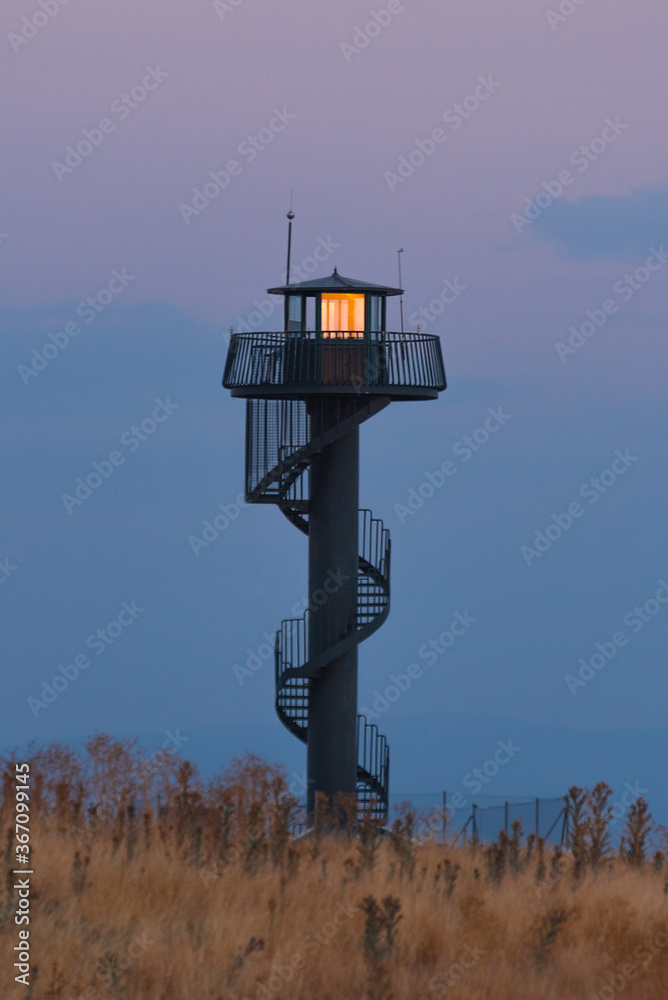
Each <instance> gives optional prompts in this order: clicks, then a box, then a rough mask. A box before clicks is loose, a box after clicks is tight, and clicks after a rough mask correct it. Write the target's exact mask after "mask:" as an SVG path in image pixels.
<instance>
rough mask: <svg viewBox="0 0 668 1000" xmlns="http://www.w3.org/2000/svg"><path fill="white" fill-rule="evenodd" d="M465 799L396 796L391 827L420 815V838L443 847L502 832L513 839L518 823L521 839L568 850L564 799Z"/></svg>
mask: <svg viewBox="0 0 668 1000" xmlns="http://www.w3.org/2000/svg"><path fill="white" fill-rule="evenodd" d="M462 799H463V796H462V795H461V793H460V794H455V795H450V796H448V793H447V792H440V793H438V792H437V793H432V794H422V795H420V794H410V793H408V794H403V795H400V794H394V795H391V796H390V809H389V814H388V824H389V825H390V826H391V825H392V823H393V822H394V821H395V819H400V818H402V816H405V814H406V813H407V812H409V811H410V812H412V813H413V814H414V815H415V836H416V837H417V838H418V839H421V840H426V839H427V838H433V839H435V840H437V841H439V842H441V843H445V842H448V843H471V842H472V841H476V840H477V841H482V842H484V843H493V842H494V841H495V840H497V839H498V837H499V834H500V833H501V831H504V832H505V833H507V834H509V835H510V834H512V830H513V823H514V822H516V821H517V820H519V822H520V824H521V828H522V834H523V836H524V837H527V836H528V835H529V834H534V835H535V836H536V837H537V838H538V837H542V838H543V839H544V841H545V843H546V844H551V845H553V846H556V845H557V844H559V845H561V846H563V845H564V843H565V840H566V837H567V833H568V810H567V808H566V805H565V802H564V799H563V797H562V798H551V799H541V798H531V799H529V798H522V797H521V796H516V797H512V798H511V797H509V798H505V797H504V796H494V795H486V796H485V795H480V796H477V797H476V800H475V801H471V800H466V799H464V801H462Z"/></svg>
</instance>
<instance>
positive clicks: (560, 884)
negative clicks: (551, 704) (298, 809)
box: [0, 737, 668, 1000]
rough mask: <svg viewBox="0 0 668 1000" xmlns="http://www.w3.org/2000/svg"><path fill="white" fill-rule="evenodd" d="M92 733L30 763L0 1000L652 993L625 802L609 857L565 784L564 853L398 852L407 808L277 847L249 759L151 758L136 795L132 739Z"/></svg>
mask: <svg viewBox="0 0 668 1000" xmlns="http://www.w3.org/2000/svg"><path fill="white" fill-rule="evenodd" d="M96 739H97V743H92V742H91V744H90V745H89V749H88V757H87V758H85V759H82V758H80V757H78V756H77V755H76V754H74V753H73V752H72V751H69V750H68V749H67V748H63V747H57V746H54V747H51V748H48V750H47V751H41V752H40V753H39V754H36V755H35V757H34V758H33V760H32V767H31V771H32V775H33V785H34V788H33V791H34V792H35V795H34V798H33V802H32V803H31V817H32V827H33V829H32V847H33V854H32V866H33V869H34V872H35V875H34V877H33V888H34V896H33V898H32V901H31V907H32V911H31V925H30V930H31V939H30V942H31V955H32V959H31V961H32V965H33V970H32V976H31V978H32V985H31V986H30V987H23V986H18V985H17V984H15V983H14V982H13V972H12V971H11V967H12V962H13V961H14V958H13V957H12V955H13V952H12V949H13V946H14V945H15V944H16V942H17V928H16V927H15V925H14V922H13V914H14V909H15V902H16V901H15V897H14V894H13V890H12V888H11V886H12V882H13V879H12V878H9V877H8V878H7V879H6V884H5V887H4V892H3V895H2V897H0V976H2V980H3V985H2V987H0V995H2V996H3V997H5V996H7V997H13V996H26V997H28V1000H41V998H45V1000H46V998H49V1000H61V998H62V1000H84V998H85V1000H107V998H110V1000H223V998H224V1000H228V998H229V1000H243V998H248V1000H278V998H281V1000H344V998H345V1000H357V998H359V1000H362V998H367V1000H368V998H371V1000H390V998H394V1000H409V998H410V1000H420V998H427V1000H438V998H442V997H446V998H448V997H457V998H460V1000H473V998H475V1000H511V998H512V1000H517V998H525V997H526V998H531V1000H570V998H582V1000H591V998H592V997H599V998H600V1000H608V998H612V997H615V996H618V995H621V996H622V997H623V998H627V1000H665V998H666V997H668V881H667V874H668V869H667V868H664V862H663V856H662V855H661V854H657V855H655V856H654V857H653V858H651V857H648V839H647V834H648V832H649V825H648V821H647V815H646V811H645V813H643V812H642V806H640V807H637V808H636V810H635V812H634V813H631V814H630V815H629V818H628V821H627V829H626V833H625V842H624V853H623V854H622V855H620V854H619V852H614V853H613V851H612V849H611V848H610V845H609V842H608V841H606V837H605V822H606V812H605V807H606V802H607V799H606V797H605V792H604V791H603V793H602V794H601V791H600V789H601V786H598V788H599V793H598V795H596V794H594V793H592V795H589V796H587V795H586V794H584V793H581V791H580V790H579V789H572V790H571V792H570V793H569V795H570V796H571V797H572V798H573V797H574V798H575V799H576V800H578V801H579V800H582V803H583V805H582V809H580V811H579V813H577V816H576V819H577V822H576V823H575V826H574V828H573V830H572V844H571V849H570V850H568V851H566V852H564V854H563V855H562V854H561V852H560V851H559V850H558V849H557V850H556V851H555V850H553V849H547V848H546V847H545V846H544V845H543V844H542V843H541V842H540V841H538V842H536V841H535V840H534V839H533V838H529V839H528V840H526V841H525V840H523V839H522V838H521V836H520V831H519V830H518V829H517V828H515V830H514V831H513V835H512V836H509V837H507V836H505V835H504V836H500V838H499V840H498V841H497V843H496V844H495V845H491V846H484V845H478V846H474V847H466V848H463V847H459V848H455V847H453V846H444V845H442V844H436V843H416V842H415V838H414V837H413V836H412V817H411V815H410V814H408V815H405V816H404V817H403V818H401V819H399V820H398V821H397V822H396V823H395V824H394V828H393V830H392V832H391V833H390V834H389V835H381V834H380V832H379V830H378V829H377V827H376V825H375V824H374V823H373V822H371V821H370V820H368V819H367V820H366V821H364V822H363V823H362V824H361V825H359V824H358V825H357V826H356V828H355V829H354V830H353V831H352V832H350V831H348V832H344V833H341V834H338V835H324V834H318V835H316V836H311V837H310V838H302V839H299V840H294V839H293V838H291V837H290V835H289V820H290V812H291V809H292V808H293V806H294V802H293V801H292V800H291V799H290V796H289V795H287V792H286V781H285V775H284V774H283V772H282V771H281V769H280V768H277V767H270V766H269V765H267V764H266V763H265V762H263V761H262V760H260V759H258V758H256V757H250V756H249V757H246V758H244V759H243V760H240V761H237V762H235V763H234V765H233V767H232V768H230V769H228V770H227V771H223V772H221V774H220V775H219V777H218V778H217V779H216V780H215V781H213V782H211V783H210V784H209V785H208V786H207V787H205V786H204V785H203V784H202V783H201V782H200V781H199V780H198V777H197V773H196V770H195V769H194V768H193V767H192V766H191V765H189V764H187V763H184V762H182V761H178V760H177V759H176V758H174V757H170V758H165V759H163V760H160V761H155V760H154V761H153V764H154V765H155V767H154V773H153V777H152V781H153V782H154V783H153V784H150V783H147V782H148V778H147V776H146V774H145V773H144V772H143V771H142V768H141V767H139V765H140V764H141V763H142V758H141V755H140V754H139V752H138V751H137V748H136V747H135V746H134V745H133V744H128V743H126V744H121V743H115V742H114V741H112V740H110V738H108V737H98V738H96ZM105 762H106V763H105ZM12 773H13V768H10V769H8V770H7V771H6V772H5V780H4V784H3V789H4V800H3V807H2V840H1V842H0V843H1V848H2V852H3V862H4V867H5V870H6V871H8V872H11V869H12V868H13V841H12V835H13V829H12V826H11V819H12V817H11V812H10V806H11V802H12V799H11V796H10V793H11V792H12V787H11V775H12ZM93 777H94V782H93ZM142 782H143V784H142ZM158 785H159V787H160V788H161V802H162V805H161V808H160V811H159V812H156V811H155V809H154V807H153V806H154V800H155V796H154V793H155V789H156V787H157V786H158ZM93 791H94V793H95V794H94V796H93V799H91V794H92V792H93ZM142 793H143V798H142ZM583 795H584V798H583ZM110 797H111V800H112V801H113V803H114V804H113V805H111V806H110V805H109V801H110ZM602 797H603V800H604V801H603V804H602V805H601V801H602ZM102 802H105V803H106V807H105V808H101V803H102ZM140 802H141V806H139V805H138V804H136V803H140ZM638 808H639V809H640V813H641V815H640V818H639V816H638ZM643 817H644V818H643ZM634 824H635V826H634ZM643 824H644V826H643ZM643 831H644V839H643ZM35 967H36V968H35Z"/></svg>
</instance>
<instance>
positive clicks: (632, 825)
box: [619, 797, 653, 868]
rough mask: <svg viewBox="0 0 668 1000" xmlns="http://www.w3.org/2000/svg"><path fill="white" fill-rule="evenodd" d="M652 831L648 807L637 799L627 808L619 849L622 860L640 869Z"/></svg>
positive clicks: (641, 800)
mask: <svg viewBox="0 0 668 1000" xmlns="http://www.w3.org/2000/svg"><path fill="white" fill-rule="evenodd" d="M652 830H653V823H652V814H651V813H650V811H649V806H648V805H647V803H646V802H645V800H644V799H643V798H642V797H641V798H638V799H636V800H635V802H632V803H631V805H630V806H629V814H628V816H627V817H626V824H625V826H624V834H623V836H622V843H621V846H620V849H619V851H620V854H621V856H622V858H624V860H625V861H626V862H627V863H628V864H629V865H632V866H633V867H635V868H640V867H641V866H642V865H643V864H644V862H645V850H646V848H647V841H648V839H649V837H650V834H651V833H652Z"/></svg>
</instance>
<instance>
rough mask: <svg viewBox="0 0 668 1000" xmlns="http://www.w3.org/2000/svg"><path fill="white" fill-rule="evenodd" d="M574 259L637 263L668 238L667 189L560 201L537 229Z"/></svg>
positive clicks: (543, 236)
mask: <svg viewBox="0 0 668 1000" xmlns="http://www.w3.org/2000/svg"><path fill="white" fill-rule="evenodd" d="M534 231H535V233H536V235H537V236H538V237H539V238H540V239H543V240H548V241H551V242H553V243H556V244H557V245H558V246H559V247H561V249H562V251H563V254H564V256H565V257H567V258H570V259H571V260H597V259H604V260H610V259H612V260H636V259H638V258H640V257H642V256H643V255H646V253H647V248H648V247H650V246H652V245H656V244H657V243H658V244H660V243H661V241H662V240H666V239H667V238H668V186H665V187H653V188H649V187H647V188H640V189H639V190H637V191H634V192H632V193H631V194H630V195H628V196H626V197H617V196H610V195H592V196H591V197H588V198H580V199H579V200H578V201H575V202H569V201H563V200H560V201H557V202H556V203H555V204H553V205H552V206H551V207H550V209H549V211H546V212H543V214H542V215H541V217H540V218H539V219H538V220H536V222H535V224H534Z"/></svg>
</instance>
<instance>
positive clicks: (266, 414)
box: [223, 213, 446, 820]
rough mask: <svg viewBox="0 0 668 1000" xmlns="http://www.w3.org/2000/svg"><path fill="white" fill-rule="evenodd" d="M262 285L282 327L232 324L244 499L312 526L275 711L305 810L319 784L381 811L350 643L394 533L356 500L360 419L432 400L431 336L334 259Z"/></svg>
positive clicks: (354, 646) (381, 597) (380, 596)
mask: <svg viewBox="0 0 668 1000" xmlns="http://www.w3.org/2000/svg"><path fill="white" fill-rule="evenodd" d="M291 215H292V213H291V214H290V215H289V216H288V218H291ZM287 273H288V275H289V273H290V269H289V266H288V271H287ZM267 291H268V292H269V293H274V294H278V295H283V296H284V299H285V303H284V306H285V308H284V329H283V330H282V331H280V332H268V333H260V332H256V333H237V334H233V335H232V337H231V340H230V345H229V352H228V356H227V363H226V365H225V374H224V375H223V386H224V387H225V388H226V389H229V390H230V391H231V394H232V396H240V397H242V398H244V399H246V487H245V492H246V500H247V502H248V503H272V504H277V505H278V506H279V507H280V509H281V510H282V512H283V513H284V514H285V516H286V517H287V518H288V520H289V521H291V522H292V524H293V525H294V526H295V527H296V528H298V529H299V530H300V531H302V532H303V533H304V534H306V535H308V607H307V610H306V611H305V612H304V615H303V616H302V617H301V618H289V619H285V620H284V621H283V622H282V623H281V626H280V628H279V629H278V631H277V633H276V647H275V668H276V711H277V713H278V716H279V718H280V720H281V722H282V723H283V725H284V726H286V727H287V728H288V729H289V730H290V732H292V733H293V734H294V735H295V736H296V737H297V738H298V739H300V740H301V741H302V742H303V743H305V744H306V747H307V813H308V816H309V818H310V820H312V819H313V815H314V808H315V801H316V793H323V794H324V796H326V798H327V800H328V802H330V803H333V802H334V799H335V796H336V795H337V793H344V794H348V795H350V794H352V795H354V794H357V799H358V805H359V809H360V810H362V809H367V808H371V809H372V811H373V815H375V816H376V817H379V818H386V817H387V809H388V792H389V770H390V751H389V746H388V744H387V740H386V738H385V737H384V736H383V735H381V734H380V733H379V731H378V728H377V727H376V726H375V725H372V724H370V723H369V722H368V721H367V720H366V718H365V717H364V716H363V715H359V714H358V712H357V667H358V663H357V660H358V656H357V654H358V646H359V644H360V643H361V642H363V641H364V639H366V638H367V637H368V636H370V635H371V634H372V633H373V632H375V631H376V629H378V628H379V627H380V626H381V625H382V624H383V622H384V621H385V619H386V618H387V616H388V613H389V609H390V536H389V531H388V530H387V528H385V527H384V526H383V524H382V522H381V521H380V520H379V519H378V518H375V517H373V515H372V513H371V511H370V510H365V509H361V510H360V509H359V427H360V424H363V423H364V421H365V420H368V419H369V418H370V417H373V416H375V415H376V414H377V413H379V412H380V411H381V410H383V409H385V407H386V406H389V404H390V403H392V402H402V401H403V402H408V401H417V400H427V399H436V397H437V396H438V393H439V392H440V391H441V390H443V389H445V386H446V381H445V371H444V367H443V357H442V353H441V344H440V340H439V338H438V337H437V336H433V335H428V334H423V333H391V332H389V331H387V330H386V328H385V327H386V304H387V299H388V298H389V297H390V296H393V295H400V294H402V289H400V288H391V287H389V286H386V285H375V284H370V283H369V282H366V281H359V280H357V279H355V278H344V277H343V275H341V274H339V273H338V272H337V270H336V268H335V269H334V273H333V274H332V275H331V276H330V277H327V278H315V279H313V280H310V281H303V282H300V283H299V284H287V285H282V286H280V287H278V288H269V289H267ZM391 448H392V444H391V441H388V442H387V450H388V456H387V457H388V460H389V459H390V458H391Z"/></svg>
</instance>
